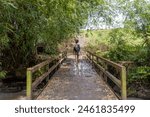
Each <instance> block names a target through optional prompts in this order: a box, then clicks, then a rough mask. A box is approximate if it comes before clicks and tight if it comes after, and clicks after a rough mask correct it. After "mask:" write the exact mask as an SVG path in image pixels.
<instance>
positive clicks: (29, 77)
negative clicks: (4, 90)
mask: <svg viewBox="0 0 150 117" xmlns="http://www.w3.org/2000/svg"><path fill="white" fill-rule="evenodd" d="M26 87H27V88H26V95H27V98H28V99H32V72H31V70H30V69H27V84H26Z"/></svg>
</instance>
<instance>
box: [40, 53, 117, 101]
mask: <svg viewBox="0 0 150 117" xmlns="http://www.w3.org/2000/svg"><path fill="white" fill-rule="evenodd" d="M116 99H117V97H116V96H115V94H114V93H113V92H112V91H111V89H110V88H109V87H108V86H107V85H106V84H105V82H104V81H103V80H102V79H101V78H100V76H99V75H98V74H97V73H96V71H95V70H94V69H93V68H92V65H91V64H90V63H88V62H87V60H86V59H84V57H82V58H81V60H80V62H79V63H78V64H76V62H75V60H74V56H69V57H68V58H67V60H66V61H64V63H63V64H62V65H61V67H60V69H59V70H58V71H57V72H56V73H55V74H54V76H53V77H52V78H51V79H50V81H49V83H48V85H47V87H46V88H45V89H44V91H43V92H42V93H41V94H40V95H39V97H38V98H37V100H116Z"/></svg>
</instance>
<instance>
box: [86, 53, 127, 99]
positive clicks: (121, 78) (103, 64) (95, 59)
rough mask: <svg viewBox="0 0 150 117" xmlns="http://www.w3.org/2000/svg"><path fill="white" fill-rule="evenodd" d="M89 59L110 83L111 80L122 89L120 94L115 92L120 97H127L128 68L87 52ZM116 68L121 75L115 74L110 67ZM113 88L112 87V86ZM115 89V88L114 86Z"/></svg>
mask: <svg viewBox="0 0 150 117" xmlns="http://www.w3.org/2000/svg"><path fill="white" fill-rule="evenodd" d="M87 57H88V59H89V60H90V61H91V62H92V63H93V64H94V65H95V66H96V67H97V68H98V69H99V72H100V75H101V76H102V77H103V78H104V80H105V81H106V82H107V83H108V79H109V80H111V81H112V82H113V83H114V84H115V85H116V86H117V87H119V89H120V94H118V93H115V94H116V95H117V97H118V98H119V99H127V90H126V68H125V67H124V66H122V65H120V64H117V63H115V62H112V61H110V60H108V59H105V58H103V57H100V56H97V55H95V54H93V53H91V52H89V51H88V52H87ZM110 67H111V68H113V69H115V71H117V72H118V73H119V75H117V76H115V75H114V74H113V73H112V72H110V70H109V68H110ZM111 88H112V87H111ZM112 89H113V88H112Z"/></svg>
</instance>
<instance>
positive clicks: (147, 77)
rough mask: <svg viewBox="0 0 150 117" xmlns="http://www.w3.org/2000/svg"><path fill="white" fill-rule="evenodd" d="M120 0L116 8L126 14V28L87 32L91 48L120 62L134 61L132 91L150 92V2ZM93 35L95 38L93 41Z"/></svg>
mask: <svg viewBox="0 0 150 117" xmlns="http://www.w3.org/2000/svg"><path fill="white" fill-rule="evenodd" d="M119 3H120V4H119V5H118V6H116V8H114V11H116V12H117V11H118V8H119V12H120V13H122V14H124V17H125V18H124V22H123V23H124V27H123V28H116V29H111V30H95V31H88V32H84V33H83V34H84V35H85V37H87V38H88V39H89V45H88V48H90V49H91V50H92V51H94V52H96V53H97V54H99V55H101V56H104V57H106V58H108V59H111V60H113V61H116V62H119V63H120V62H121V61H126V62H128V63H129V62H130V63H131V64H130V65H129V67H128V88H129V94H130V93H132V94H133V93H135V92H136V93H137V92H138V91H141V92H143V93H145V95H147V92H145V91H146V90H145V89H149V88H150V87H149V86H150V2H149V1H148V0H134V1H131V2H129V1H122V2H119ZM127 3H128V4H127ZM117 13H118V12H117ZM92 38H94V40H92V41H91V39H92ZM143 89H144V90H143ZM133 90H134V91H133ZM136 95H137V94H136Z"/></svg>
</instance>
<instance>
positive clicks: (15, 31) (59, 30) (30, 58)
mask: <svg viewBox="0 0 150 117" xmlns="http://www.w3.org/2000/svg"><path fill="white" fill-rule="evenodd" d="M102 4H104V3H103V0H0V57H1V58H0V70H1V71H0V76H1V77H4V76H5V75H6V72H9V71H11V72H15V71H16V70H17V69H26V67H29V66H32V65H34V64H35V63H36V59H35V47H36V45H37V44H39V43H44V44H45V47H46V48H45V51H46V53H48V54H50V55H52V54H57V53H58V44H60V43H62V42H63V41H64V40H66V39H70V38H72V37H74V35H77V34H78V32H79V30H80V28H81V27H82V26H83V25H84V24H85V22H86V21H87V19H88V16H89V14H90V13H91V12H92V11H93V10H94V9H96V6H100V5H102Z"/></svg>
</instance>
